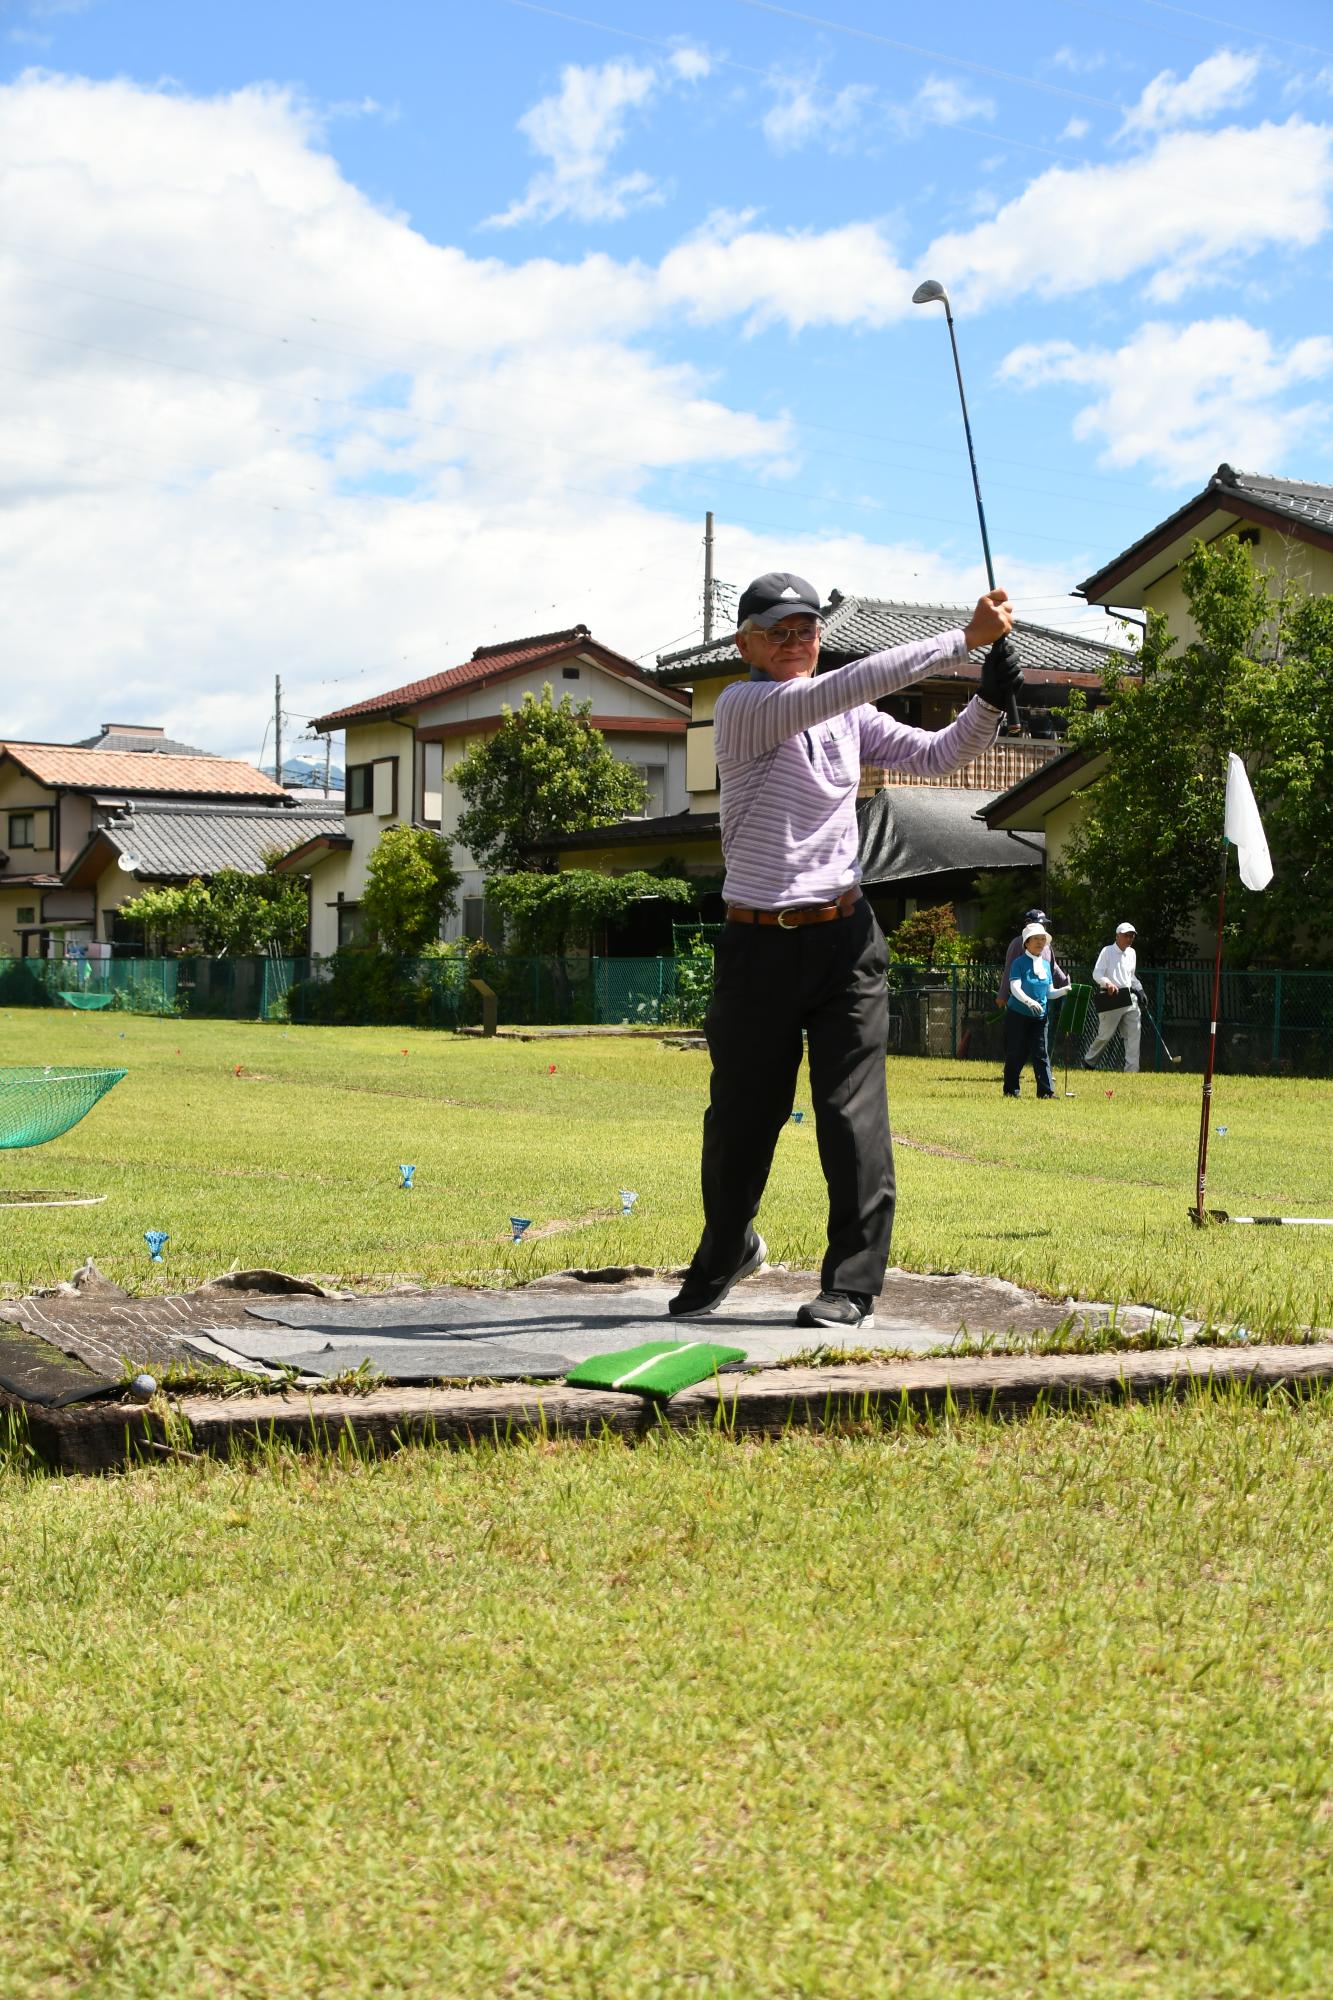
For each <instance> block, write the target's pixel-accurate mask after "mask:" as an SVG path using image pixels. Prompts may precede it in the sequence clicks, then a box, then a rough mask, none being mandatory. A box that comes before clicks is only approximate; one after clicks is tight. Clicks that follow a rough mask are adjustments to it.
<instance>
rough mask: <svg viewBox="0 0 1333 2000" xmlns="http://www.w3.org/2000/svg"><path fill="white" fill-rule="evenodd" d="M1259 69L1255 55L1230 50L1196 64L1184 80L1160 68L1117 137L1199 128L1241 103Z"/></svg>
mask: <svg viewBox="0 0 1333 2000" xmlns="http://www.w3.org/2000/svg"><path fill="white" fill-rule="evenodd" d="M1259 69H1260V62H1259V58H1258V56H1247V55H1239V54H1238V53H1237V52H1236V51H1235V50H1234V49H1219V51H1218V53H1217V54H1216V55H1215V56H1208V57H1206V58H1205V60H1204V61H1203V62H1201V63H1198V64H1196V66H1195V67H1194V68H1193V69H1192V70H1191V71H1190V73H1189V75H1188V76H1186V77H1178V76H1177V75H1176V74H1175V72H1174V70H1169V69H1164V70H1163V71H1162V72H1161V74H1160V76H1155V77H1154V78H1153V80H1152V82H1151V83H1150V84H1149V85H1148V86H1147V88H1146V89H1145V90H1144V93H1143V95H1142V97H1140V99H1139V101H1138V103H1137V104H1136V105H1135V106H1134V107H1133V109H1132V110H1130V111H1128V112H1127V113H1126V114H1125V122H1124V124H1123V125H1122V126H1121V128H1120V131H1121V134H1122V135H1125V134H1135V133H1151V132H1164V131H1166V130H1168V129H1169V128H1170V127H1172V126H1175V125H1201V124H1203V123H1205V122H1206V121H1207V120H1208V119H1210V118H1212V117H1215V116H1216V114H1217V113H1218V112H1219V111H1229V110H1231V109H1233V108H1234V106H1236V105H1238V104H1243V103H1244V102H1245V100H1246V99H1247V98H1248V97H1249V95H1250V93H1251V91H1252V90H1253V88H1254V80H1255V78H1256V77H1257V76H1258V74H1259Z"/></svg>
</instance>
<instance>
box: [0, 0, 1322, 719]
mask: <svg viewBox="0 0 1333 2000" xmlns="http://www.w3.org/2000/svg"><path fill="white" fill-rule="evenodd" d="M1223 4H1224V5H1225V0H1223ZM1238 11H1239V10H1233V11H1232V12H1225V11H1224V13H1223V14H1221V15H1216V16H1215V15H1213V14H1211V13H1210V12H1208V11H1207V10H1204V9H1198V8H1186V7H1184V6H1179V5H1174V4H1172V5H1168V4H1166V0H1108V4H1106V5H1102V4H1100V0H1099V3H1098V4H1092V0H1087V4H1085V0H1026V4H1020V5H1017V6H1015V7H1013V8H1011V9H1010V10H1008V12H1007V14H1005V15H1003V16H1001V14H1000V12H999V11H998V10H996V9H994V8H993V7H981V6H977V5H972V4H968V0H963V4H955V5H952V6H950V7H948V8H937V9H934V10H930V9H923V8H921V7H919V6H918V7H913V8H908V7H906V6H902V5H890V4H885V0H879V3H878V4H870V0H836V4H835V0H829V11H828V12H824V11H823V10H822V9H820V8H812V9H810V10H808V11H807V10H803V9H787V8H782V7H777V6H772V5H766V4H759V0H714V4H712V5H710V6H708V7H704V6H702V5H698V4H695V0H680V4H671V0H636V4H635V5H633V6H630V5H629V4H627V0H593V4H592V5H591V6H590V8H589V11H588V12H586V13H585V12H584V10H583V9H582V8H581V7H578V6H573V7H570V8H569V9H567V10H565V9H553V8H546V7H540V6H535V5H519V4H515V0H481V3H480V4H477V5H474V6H471V7H466V8H464V7H456V6H455V7H425V6H409V5H406V4H403V0H382V4H379V5H377V6H376V7H375V8H374V9H373V10H370V11H368V10H365V9H364V8H361V7H357V8H352V7H350V6H343V5H338V4H324V5H321V6H319V7H315V6H313V5H305V4H286V5H281V6H278V7H274V6H272V5H271V4H270V5H269V6H262V7H261V6H259V5H253V4H246V0H242V4H232V5H229V6H227V7H225V8H203V7H190V8H183V7H181V6H179V4H176V5H167V4H130V0H85V3H84V4H79V0H8V4H3V0H0V60H3V62H4V64H5V73H4V76H3V79H0V91H2V92H3V101H2V102H0V191H2V193H3V204H2V207H0V213H2V214H3V216H4V218H5V219H4V223H3V225H2V226H0V291H2V293H3V296H0V379H3V380H4V382H5V383H6V384H7V385H8V386H9V389H10V392H11V393H10V397H8V398H7V399H6V400H7V402H8V403H9V407H10V411H11V423H10V425H9V426H8V427H7V437H6V440H5V443H4V449H3V451H0V555H2V556H3V561H4V565H5V575H6V587H5V590H4V592H3V602H2V603H0V620H3V627H2V628H0V638H2V639H3V642H4V645H5V653H6V657H7V658H8V659H10V660H11V661H20V662H22V663H23V665H24V669H25V671H24V672H23V673H22V674H21V675H19V676H17V677H16V679H17V685H14V684H13V683H11V687H10V690H9V701H8V704H7V713H6V717H5V724H4V726H5V729H6V730H7V731H8V732H9V733H11V734H16V735H17V734H20V733H25V734H29V735H34V736H44V737H50V738H59V737H62V736H63V737H68V736H70V735H74V734H86V733H88V731H89V730H90V729H92V728H93V727H95V726H96V724H97V723H99V722H102V721H106V720H139V721H161V722H164V723H166V724H167V725H168V726H169V727H170V728H171V731H172V733H173V734H176V735H181V736H184V737H186V738H187V739H188V740H194V741H198V742H201V743H205V744H208V745H209V746H211V747H214V748H217V749H225V750H230V751H234V752H236V753H238V754H247V755H250V756H252V757H253V756H254V755H255V754H256V753H257V750H258V738H259V736H260V734H261V732H262V728H263V717H264V714H265V710H266V707H267V705H268V703H269V700H270V698H271V688H272V676H273V674H274V673H281V674H282V675H283V680H284V688H285V690H286V692H287V697H288V700H289V702H290V704H291V706H292V708H293V711H294V713H295V714H296V715H297V716H298V717H299V716H301V715H308V714H314V713H317V712H319V711H320V710H321V709H326V708H332V707H334V706H337V705H340V704H341V703H343V702H345V701H348V700H351V699H354V698H356V696H357V695H359V694H361V693H367V692H370V691H371V690H372V689H374V688H382V687H388V686H392V685H395V684H397V683H398V682H401V681H406V680H409V679H412V678H416V677H418V676H420V675H424V674H428V673H431V672H434V671H437V670H438V669H440V668H442V667H445V666H448V665H452V664H455V663H456V662H458V661H459V660H462V659H465V658H467V657H468V656H469V655H470V654H471V652H472V650H473V648H474V647H475V646H477V645H479V644H486V643H491V642H493V641H494V640H496V639H499V638H505V637H509V636H513V635H516V634H518V633H521V632H527V631H539V630H546V629H551V628H553V627H557V626H563V625H566V624H571V623H574V622H575V621H576V620H579V619H583V620H585V621H586V622H587V623H589V624H590V625H591V626H592V628H593V629H594V631H595V632H596V633H597V635H598V636H599V637H600V638H602V639H604V640H605V641H606V642H607V643H608V644H610V645H613V646H617V647H619V648H620V649H621V650H622V651H624V652H626V653H629V654H631V655H634V656H638V655H644V656H651V655H652V654H653V653H654V652H655V651H657V650H658V649H660V648H662V647H663V646H665V645H669V644H684V643H688V642H689V640H690V638H691V637H692V636H694V634H695V633H696V631H697V628H698V625H699V620H700V582H701V550H700V535H701V525H702V517H703V514H704V511H705V509H706V508H712V510H713V511H714V513H715V514H716V516H717V532H718V570H719V574H720V575H721V576H722V577H723V578H724V579H725V580H727V581H729V582H731V583H733V584H743V583H744V582H745V581H746V580H747V579H748V577H749V576H750V575H751V574H753V573H755V572H756V571H757V570H759V569H763V568H768V567H794V568H798V569H801V570H803V571H805V572H806V573H807V574H809V575H810V576H811V577H812V578H813V579H814V581H815V582H816V584H817V585H818V586H819V587H820V588H821V589H823V590H825V591H827V590H828V589H830V588H832V587H833V586H835V585H836V586H837V587H839V588H840V589H842V590H843V591H863V592H867V593H875V594H879V595H893V596H899V597H916V598H922V599H927V600H930V601H941V600H948V601H959V600H961V599H962V598H963V597H965V596H966V595H967V594H969V593H975V591H976V590H977V589H978V588H979V587H980V586H981V583H982V575H981V568H980V556H979V549H978V546H977V535H976V521H975V514H974V512H973V509H972V502H971V490H970V485H969V482H968V475H967V466H966V459H965V456H964V453H963V444H962V436H961V426H960V422H959V415H958V407H957V399H956V394H955V389H954V383H953V376H952V369H951V363H950V359H949V351H948V342H947V337H946V332H945V327H944V322H943V316H942V314H941V313H940V312H939V311H938V309H929V310H924V309H913V308H912V307H911V305H910V303H909V301H910V294H911V290H912V288H913V286H914V284H915V283H916V282H917V280H918V279H919V278H920V277H922V276H926V275H931V276H936V277H939V278H941V279H943V280H944V282H945V283H946V284H948V286H949V288H950V290H951V293H952V294H953V298H954V303H955V309H956V312H957V316H958V332H959V338H960V342H961V345H962V354H963V363H964V369H965V373H966V377H967V384H968V392H969V399H970V402H971V406H972V416H973V426H974V431H975V434H976V440H977V446H978V453H979V459H980V469H981V477H982V486H983V492H984V495H985V499H986V505H987V512H988V516H989V519H990V526H991V538H992V542H993V545H994V547H995V550H996V555H997V567H998V568H999V571H1000V575H1001V580H1002V581H1006V582H1007V583H1008V584H1009V587H1010V589H1011V591H1012V593H1013V595H1014V596H1015V598H1016V600H1017V601H1018V603H1019V607H1020V610H1021V611H1022V612H1024V613H1025V614H1026V615H1029V616H1031V617H1034V618H1037V619H1039V620H1043V621H1046V622H1053V623H1054V622H1060V623H1072V624H1073V625H1074V627H1075V629H1083V630H1095V629H1098V627H1097V625H1096V622H1095V621H1094V620H1093V619H1091V618H1090V617H1089V615H1088V614H1087V613H1085V612H1082V611H1081V610H1080V608H1079V606H1078V604H1077V602H1076V601H1075V600H1072V599H1071V598H1070V595H1069V593H1070V591H1071V589H1072V587H1073V586H1074V585H1075V584H1076V583H1077V582H1078V581H1079V579H1080V578H1081V577H1083V576H1084V575H1086V574H1087V573H1088V572H1089V571H1090V570H1091V569H1093V568H1094V567H1096V566H1098V565H1099V564H1100V563H1101V562H1103V561H1104V560H1105V559H1106V558H1107V557H1108V556H1110V555H1111V554H1113V553H1114V552H1115V551H1116V550H1118V549H1119V548H1121V547H1123V546H1125V544H1127V543H1128V542H1130V541H1132V540H1134V539H1135V538H1136V537H1137V536H1138V535H1139V534H1141V533H1143V532H1144V531H1146V530H1147V529H1148V528H1149V527H1151V526H1152V525H1153V524H1154V523H1155V522H1156V521H1157V520H1159V519H1160V518H1161V517H1162V515H1163V514H1164V513H1166V512H1167V511H1169V510H1170V509H1171V508H1172V507H1174V506H1177V505H1179V504H1180V502H1181V501H1182V500H1184V499H1185V498H1187V497H1188V496H1189V494H1190V493H1192V492H1194V491H1196V490H1197V489H1198V488H1199V486H1201V485H1202V484H1203V482H1204V480H1205V479H1206V478H1207V476H1208V474H1209V473H1210V472H1211V471H1212V470H1213V468H1214V467H1215V466H1216V464H1217V463H1218V461H1219V460H1220V459H1222V458H1228V459H1230V460H1231V461H1232V462H1233V463H1235V464H1237V465H1238V466H1241V467H1244V468H1246V469H1250V470H1258V471H1269V472H1280V473H1285V474H1287V475H1288V476H1290V477H1294V478H1305V479H1310V480H1322V481H1329V480H1333V450H1331V449H1330V440H1331V437H1333V426H1331V425H1330V416H1329V410H1330V395H1331V394H1333V390H1331V384H1333V337H1331V335H1330V331H1329V330H1330V329H1331V328H1333V310H1331V308H1333V287H1331V286H1330V280H1329V254H1328V252H1329V226H1330V197H1331V196H1333V16H1330V13H1329V10H1328V8H1327V6H1326V5H1324V4H1322V0H1321V4H1319V5H1315V4H1311V0H1273V4H1271V5H1270V6H1268V7H1267V8H1266V9H1264V10H1263V13H1262V16H1261V18H1262V23H1263V32H1262V33H1257V32H1256V31H1255V29H1254V28H1253V27H1247V26H1246V25H1245V24H1244V23H1243V22H1239V21H1237V20H1236V18H1235V12H1238ZM104 710H105V713H104V712H103V711H104ZM122 711H123V712H122Z"/></svg>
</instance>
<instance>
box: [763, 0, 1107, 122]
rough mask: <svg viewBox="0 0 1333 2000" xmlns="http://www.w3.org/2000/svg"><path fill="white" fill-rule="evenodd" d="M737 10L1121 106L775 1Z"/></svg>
mask: <svg viewBox="0 0 1333 2000" xmlns="http://www.w3.org/2000/svg"><path fill="white" fill-rule="evenodd" d="M733 5H734V6H737V7H752V8H753V9H754V10H755V11H756V13H760V14H777V15H779V16H781V18H782V19H784V20H787V21H799V22H801V23H802V24H803V25H804V26H805V27H807V28H823V29H824V30H825V31H826V32H827V33H828V34H831V35H848V36H850V37H851V38H852V39H853V40H855V41H861V42H873V43H875V44H877V45H878V46H879V47H881V48H887V49H896V50H897V51H898V53H899V54H900V55H909V56H921V57H923V58H924V60H925V61H927V62H941V63H947V64H949V65H950V66H951V67H952V68H954V69H965V70H970V71H971V72H972V74H973V75H974V76H985V77H989V78H991V80H992V81H993V82H996V83H1013V84H1017V85H1019V86H1020V88H1022V89H1023V90H1036V91H1041V92H1042V93H1043V94H1044V95H1045V96H1047V97H1066V98H1071V99H1072V100H1073V101H1074V102H1075V103H1078V104H1095V105H1096V106H1097V108H1098V109H1099V110H1101V111H1115V112H1119V111H1120V109H1121V106H1120V105H1118V104H1116V103H1115V102H1114V101H1113V100H1112V99H1111V98H1109V97H1093V96H1091V95H1090V94H1089V92H1087V91H1086V90H1071V89H1069V88H1068V86H1067V85H1065V84H1061V83H1046V82H1043V80H1042V79H1041V78H1040V77H1035V76H1016V75H1015V74H1014V73H1013V72H1012V71H1011V70H1004V69H995V68H994V67H993V66H992V65H991V64H989V63H979V62H973V61H971V60H970V59H969V58H968V57H966V56H953V55H946V54H945V53H944V52H943V51H942V50H940V49H924V48H920V47H918V46H917V44H916V43H914V42H899V41H895V40H894V39H893V37H892V36H891V35H881V34H879V33H877V32H876V30H875V29H873V28H859V27H856V26H854V25H853V24H852V23H851V22H850V21H830V20H827V19H826V18H825V17H824V16H823V15H820V14H804V13H801V12H800V11H799V10H798V9H797V8H795V7H779V6H777V5H776V4H775V0H733Z"/></svg>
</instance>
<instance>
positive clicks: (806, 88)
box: [761, 77, 874, 153]
mask: <svg viewBox="0 0 1333 2000" xmlns="http://www.w3.org/2000/svg"><path fill="white" fill-rule="evenodd" d="M774 88H775V90H776V91H777V93H778V95H777V102H776V103H775V104H772V105H770V106H769V108H768V110H767V111H766V112H765V113H764V116H763V119H762V121H761V125H762V130H763V134H764V137H765V138H766V139H767V141H768V143H769V145H770V146H772V148H773V150H774V151H775V152H777V153H792V152H796V151H798V150H799V149H800V148H801V147H802V146H808V145H809V144H811V142H812V141H814V140H818V141H820V142H821V143H822V144H823V145H825V146H828V147H829V148H830V150H832V151H837V150H840V149H841V148H843V147H845V146H846V145H847V143H848V142H849V140H851V139H852V138H853V136H854V135H855V133H856V132H857V130H858V128H859V127H860V125H861V123H862V121H863V119H864V117H865V115H866V113H867V111H868V110H869V107H870V103H871V100H872V98H873V97H874V92H873V91H872V90H871V89H870V87H869V85H868V84H864V83H849V84H845V85H844V86H843V88H842V89H841V90H836V91H835V90H823V89H821V88H820V87H819V86H818V85H812V84H807V83H802V82H801V81H800V80H799V79H798V78H796V77H781V78H778V79H777V80H776V81H775V83H774Z"/></svg>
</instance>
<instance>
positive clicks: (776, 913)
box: [727, 889, 861, 931]
mask: <svg viewBox="0 0 1333 2000" xmlns="http://www.w3.org/2000/svg"><path fill="white" fill-rule="evenodd" d="M860 900H861V891H860V890H859V889H849V890H848V891H847V893H846V895H845V896H839V898H838V900H837V902H836V903H803V904H800V905H798V906H797V908H796V909H794V910H747V909H746V908H745V907H744V906H743V905H742V904H740V903H728V904H727V922H728V923H729V924H776V925H777V927H778V929H779V930H782V931H794V930H796V929H797V928H798V927H799V926H800V925H801V924H831V923H834V922H836V920H837V919H838V918H839V917H850V915H851V914H852V911H853V910H854V909H855V908H856V906H857V904H858V903H859V902H860Z"/></svg>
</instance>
